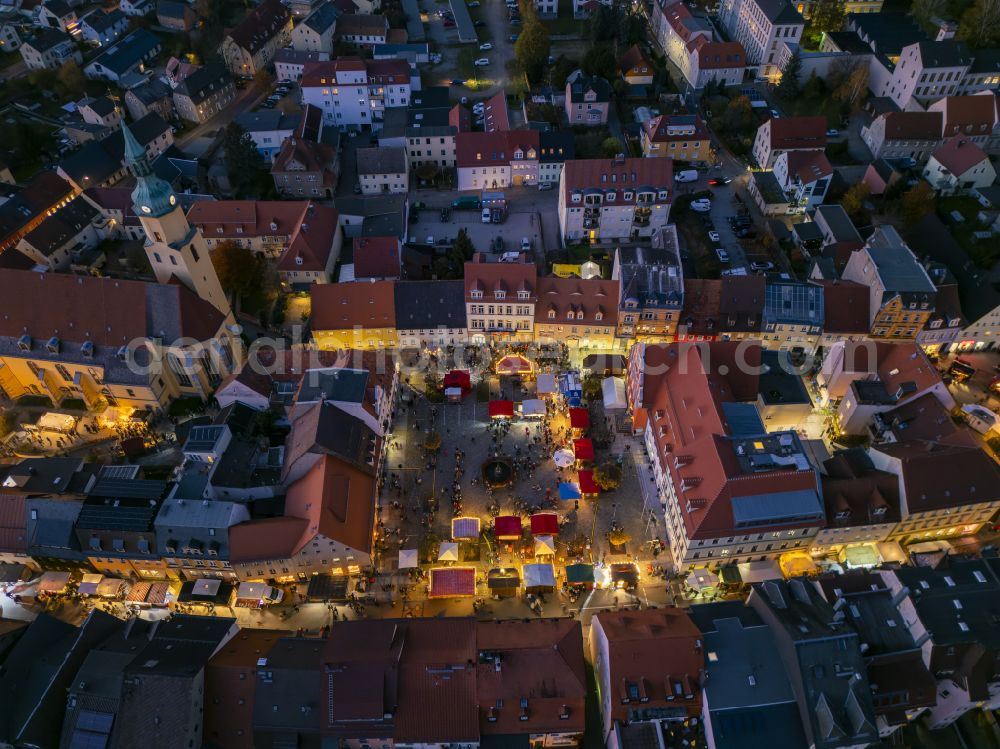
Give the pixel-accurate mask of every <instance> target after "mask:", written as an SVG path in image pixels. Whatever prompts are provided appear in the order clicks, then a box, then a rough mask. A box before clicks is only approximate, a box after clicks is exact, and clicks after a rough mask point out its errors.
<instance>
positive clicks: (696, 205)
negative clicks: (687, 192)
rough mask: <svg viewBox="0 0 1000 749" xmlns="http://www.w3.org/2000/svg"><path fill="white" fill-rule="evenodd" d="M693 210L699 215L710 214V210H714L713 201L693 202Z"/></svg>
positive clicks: (705, 199) (704, 199)
mask: <svg viewBox="0 0 1000 749" xmlns="http://www.w3.org/2000/svg"><path fill="white" fill-rule="evenodd" d="M691 210H692V211H697V212H698V213H708V212H709V211H710V210H712V201H711V200H709V199H708V198H701V199H699V200H692V201H691Z"/></svg>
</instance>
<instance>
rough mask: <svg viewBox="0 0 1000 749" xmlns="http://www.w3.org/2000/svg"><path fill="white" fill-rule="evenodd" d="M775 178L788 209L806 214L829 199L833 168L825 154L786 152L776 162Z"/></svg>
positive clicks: (779, 155) (818, 152)
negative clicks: (785, 199)
mask: <svg viewBox="0 0 1000 749" xmlns="http://www.w3.org/2000/svg"><path fill="white" fill-rule="evenodd" d="M774 176H775V178H776V179H777V180H778V184H779V185H781V189H782V190H784V191H785V196H786V198H787V199H788V203H789V206H790V207H791V208H793V209H794V210H795V211H796V212H800V211H801V212H805V211H808V210H810V209H812V208H815V207H816V206H818V205H821V204H822V203H823V201H824V200H826V193H827V190H828V189H829V188H830V181H831V179H832V177H833V166H832V165H831V164H830V161H829V160H828V159H827V158H826V154H825V153H823V152H822V151H783V152H782V153H780V154H778V157H777V158H776V159H775V160H774Z"/></svg>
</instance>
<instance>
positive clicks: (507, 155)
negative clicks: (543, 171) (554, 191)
mask: <svg viewBox="0 0 1000 749" xmlns="http://www.w3.org/2000/svg"><path fill="white" fill-rule="evenodd" d="M539 142H540V134H539V133H538V131H536V130H497V131H494V132H459V133H458V134H457V135H456V136H455V166H456V171H457V173H458V189H459V190H498V189H504V188H507V187H511V186H514V185H531V184H537V183H538V179H539Z"/></svg>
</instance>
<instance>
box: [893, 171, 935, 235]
mask: <svg viewBox="0 0 1000 749" xmlns="http://www.w3.org/2000/svg"><path fill="white" fill-rule="evenodd" d="M936 208H937V199H936V198H935V196H934V190H933V189H931V186H930V185H929V184H927V183H926V182H924V181H923V180H921V181H920V182H917V184H915V185H914V186H913V187H911V188H910V189H909V190H907V191H906V192H904V193H903V195H902V196H901V197H900V199H899V212H900V215H901V216H902V218H903V220H904V221H905V222H906V223H907V225H909V226H913V225H914V224H916V223H917V222H919V221H920V219H922V218H924V217H925V216H929V215H930V214H932V213H934V210H935V209H936Z"/></svg>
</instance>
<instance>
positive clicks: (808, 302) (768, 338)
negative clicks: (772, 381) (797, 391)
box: [761, 280, 825, 351]
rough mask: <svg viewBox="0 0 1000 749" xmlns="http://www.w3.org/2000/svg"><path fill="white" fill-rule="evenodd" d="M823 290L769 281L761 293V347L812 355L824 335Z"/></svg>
mask: <svg viewBox="0 0 1000 749" xmlns="http://www.w3.org/2000/svg"><path fill="white" fill-rule="evenodd" d="M823 291H824V289H823V287H822V286H816V285H814V284H807V283H798V282H796V281H771V280H768V282H767V284H766V286H765V289H764V312H763V318H762V320H761V331H762V332H763V336H762V337H761V345H762V346H764V348H767V349H785V350H788V349H791V350H794V349H804V350H805V351H812V350H814V349H815V348H816V345H817V343H818V342H819V336H820V333H822V331H823V314H824V309H825V306H824V304H823Z"/></svg>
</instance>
